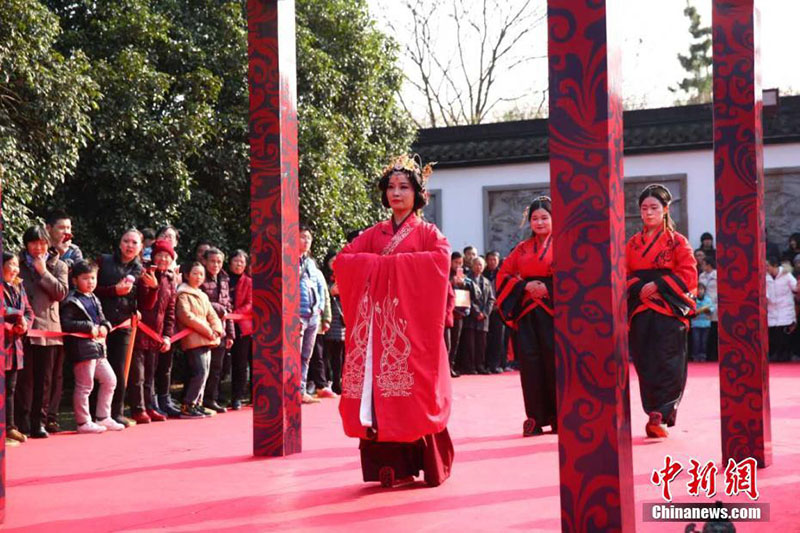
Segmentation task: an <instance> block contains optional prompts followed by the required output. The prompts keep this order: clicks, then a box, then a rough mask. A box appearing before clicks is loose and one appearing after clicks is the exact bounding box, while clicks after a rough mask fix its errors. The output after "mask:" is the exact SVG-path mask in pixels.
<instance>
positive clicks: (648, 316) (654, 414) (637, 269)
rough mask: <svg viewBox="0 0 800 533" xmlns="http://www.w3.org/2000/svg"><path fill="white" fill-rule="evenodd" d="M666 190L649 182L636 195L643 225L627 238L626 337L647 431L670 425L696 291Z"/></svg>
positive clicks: (691, 262)
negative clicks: (646, 419)
mask: <svg viewBox="0 0 800 533" xmlns="http://www.w3.org/2000/svg"><path fill="white" fill-rule="evenodd" d="M671 201H672V195H671V194H670V192H669V190H667V188H666V187H664V186H663V185H658V184H655V185H649V186H647V187H646V188H645V189H644V190H643V191H642V193H641V194H640V195H639V209H640V211H641V216H642V222H643V223H644V229H642V231H641V232H639V233H637V234H636V235H634V236H633V237H631V239H630V240H629V241H628V245H627V247H626V249H625V258H626V262H627V266H628V320H629V324H630V331H629V335H628V341H629V346H630V352H631V356H632V358H633V364H634V366H635V367H636V373H637V374H638V375H639V392H640V393H641V397H642V406H643V407H644V411H645V412H646V413H647V414H648V416H649V420H648V422H647V425H646V426H645V432H646V433H647V436H648V437H652V438H663V437H666V436H667V435H668V432H667V427H671V426H674V425H675V417H676V416H677V413H678V404H679V403H680V400H681V396H682V395H683V389H684V387H685V386H686V370H687V366H686V365H687V357H686V332H687V330H688V327H689V317H690V316H691V315H692V314H694V310H695V295H696V293H697V269H696V264H697V263H696V260H695V258H694V254H693V253H692V247H691V246H689V242H688V240H687V239H686V237H684V236H683V235H681V234H680V233H678V232H677V231H675V229H674V226H673V224H672V220H671V219H670V217H669V204H670V202H671Z"/></svg>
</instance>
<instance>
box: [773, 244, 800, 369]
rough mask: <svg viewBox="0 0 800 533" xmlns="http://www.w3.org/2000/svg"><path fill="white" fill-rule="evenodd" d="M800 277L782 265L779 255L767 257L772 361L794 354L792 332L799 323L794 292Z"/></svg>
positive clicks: (785, 358) (784, 358)
mask: <svg viewBox="0 0 800 533" xmlns="http://www.w3.org/2000/svg"><path fill="white" fill-rule="evenodd" d="M795 292H797V280H796V279H795V277H794V276H793V275H792V274H791V273H790V272H789V271H788V270H786V269H785V268H784V267H783V266H781V264H780V261H779V260H778V258H777V257H770V258H769V259H768V260H767V326H768V327H769V360H770V361H788V360H789V358H790V357H791V355H792V349H791V348H792V347H791V341H792V332H793V331H794V329H795V327H796V326H797V314H796V312H795V308H794V293H795Z"/></svg>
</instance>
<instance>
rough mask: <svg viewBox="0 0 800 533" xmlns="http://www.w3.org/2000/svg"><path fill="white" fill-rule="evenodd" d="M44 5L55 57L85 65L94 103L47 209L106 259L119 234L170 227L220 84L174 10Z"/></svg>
mask: <svg viewBox="0 0 800 533" xmlns="http://www.w3.org/2000/svg"><path fill="white" fill-rule="evenodd" d="M48 4H49V6H50V7H51V9H53V11H54V12H55V13H56V14H58V15H59V17H60V19H61V24H62V27H63V28H64V32H63V34H62V36H61V39H59V42H58V45H59V47H60V48H61V49H62V50H63V51H64V52H65V53H71V52H73V51H77V50H81V51H83V52H84V53H85V54H86V55H87V57H88V58H89V60H90V61H91V64H92V77H93V78H94V80H95V81H96V83H97V84H98V86H99V87H100V90H101V91H102V93H103V96H104V97H103V100H102V102H101V104H100V106H99V107H98V108H97V109H96V110H95V111H94V112H93V113H92V131H93V138H92V141H91V142H90V143H89V144H88V145H87V146H86V148H84V149H83V150H82V151H81V154H80V161H79V163H78V166H77V168H76V170H75V173H74V175H73V176H72V177H71V178H70V179H68V180H67V181H66V182H65V183H64V185H63V186H61V187H59V190H58V198H57V200H56V201H54V202H51V205H52V204H53V203H63V207H65V208H66V209H67V211H68V212H69V213H71V214H72V216H73V225H74V226H75V227H76V234H77V235H78V238H77V241H78V242H79V243H80V244H81V245H82V246H83V247H84V248H87V249H88V250H89V251H93V252H99V251H107V250H108V249H110V248H111V247H112V246H113V245H114V244H115V243H116V242H117V240H118V238H119V235H120V234H121V233H122V232H123V231H124V229H126V228H128V227H131V226H137V227H144V226H149V225H158V224H160V223H163V222H167V221H173V222H174V221H176V220H179V219H180V216H181V213H182V212H183V211H184V208H185V206H186V204H187V202H188V200H189V198H190V195H191V187H192V185H193V183H192V175H191V173H190V171H189V168H188V161H189V159H190V158H191V157H192V155H193V154H195V153H197V152H198V151H199V150H200V149H201V148H202V147H203V145H204V143H205V142H206V140H207V139H208V137H209V135H210V131H211V129H212V117H213V116H214V104H215V102H216V100H217V97H218V95H219V91H220V87H221V85H222V82H221V80H220V78H219V77H217V76H214V75H213V74H212V73H211V72H209V70H208V69H207V68H206V67H205V65H204V64H203V61H202V59H201V58H198V56H199V55H200V54H201V51H199V50H197V48H196V47H194V46H193V43H192V42H191V41H188V42H187V40H186V39H183V38H182V36H183V35H182V33H181V31H180V24H179V23H180V22H181V20H180V18H179V17H178V16H176V15H179V14H180V11H179V9H178V7H179V6H180V2H179V1H178V0H174V1H172V2H159V3H157V4H156V3H152V2H149V1H147V0H120V1H118V2H99V3H90V2H74V1H73V0H48ZM218 44H220V46H221V45H222V43H218ZM44 207H50V206H44ZM210 225H211V226H213V224H210Z"/></svg>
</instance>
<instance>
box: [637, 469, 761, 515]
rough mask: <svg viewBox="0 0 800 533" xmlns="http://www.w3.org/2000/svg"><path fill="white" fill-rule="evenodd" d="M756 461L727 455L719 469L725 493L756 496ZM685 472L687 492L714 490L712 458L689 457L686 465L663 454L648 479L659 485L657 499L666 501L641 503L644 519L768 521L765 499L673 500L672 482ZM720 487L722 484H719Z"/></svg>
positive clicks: (711, 492) (711, 493)
mask: <svg viewBox="0 0 800 533" xmlns="http://www.w3.org/2000/svg"><path fill="white" fill-rule="evenodd" d="M757 466H758V465H757V463H756V460H755V459H753V458H752V457H748V458H747V459H743V460H741V461H739V462H737V461H735V460H733V459H729V460H728V463H727V465H725V470H724V471H723V472H722V476H723V479H724V492H725V495H726V496H729V497H735V496H740V495H741V496H747V497H748V498H749V499H750V500H752V501H754V502H755V501H757V500H758V498H759V492H758V473H757ZM682 472H685V473H686V474H685V475H686V477H688V480H687V481H686V489H687V493H688V494H689V495H690V496H694V497H700V496H705V497H706V498H708V499H711V498H713V497H714V496H715V495H716V494H717V475H718V473H719V468H718V467H717V465H716V464H714V461H706V462H704V463H703V462H701V461H699V460H697V459H690V460H689V465H688V469H684V465H683V464H681V462H680V461H678V460H676V459H673V458H672V456H670V455H667V456H665V457H664V466H663V468H657V469H654V470H653V472H652V474H651V476H650V483H652V484H653V486H655V487H658V488H660V489H661V490H660V492H661V499H662V500H664V502H666V503H646V504H644V520H645V521H648V522H654V521H657V522H661V521H670V522H683V521H693V520H697V521H700V520H702V521H710V522H717V521H722V522H727V521H731V520H736V521H761V522H764V521H768V520H769V504H765V503H731V502H726V503H723V502H719V501H718V502H716V503H710V502H709V503H673V502H672V487H673V486H672V485H671V484H672V483H675V482H678V481H679V478H680V477H681V473H682ZM721 488H722V486H721Z"/></svg>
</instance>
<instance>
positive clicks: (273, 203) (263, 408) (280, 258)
mask: <svg viewBox="0 0 800 533" xmlns="http://www.w3.org/2000/svg"><path fill="white" fill-rule="evenodd" d="M247 19H248V55H249V64H250V68H249V73H248V79H249V85H250V167H251V170H250V194H251V197H250V202H251V203H250V217H251V219H250V220H251V222H250V223H251V234H252V243H251V248H250V251H251V255H252V271H253V315H254V320H255V332H254V334H253V454H254V455H257V456H283V455H289V454H293V453H298V452H300V450H301V438H300V354H299V335H300V319H299V309H298V302H299V289H298V265H299V255H300V252H299V250H300V248H299V244H298V233H297V223H298V183H297V108H296V105H297V89H296V85H297V82H296V77H297V75H296V57H295V55H296V54H295V7H294V0H248V2H247Z"/></svg>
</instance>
